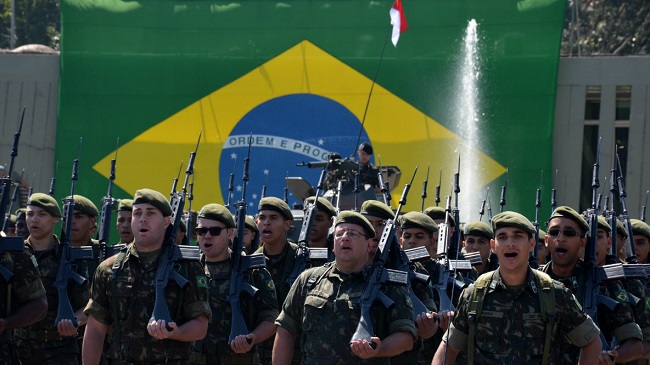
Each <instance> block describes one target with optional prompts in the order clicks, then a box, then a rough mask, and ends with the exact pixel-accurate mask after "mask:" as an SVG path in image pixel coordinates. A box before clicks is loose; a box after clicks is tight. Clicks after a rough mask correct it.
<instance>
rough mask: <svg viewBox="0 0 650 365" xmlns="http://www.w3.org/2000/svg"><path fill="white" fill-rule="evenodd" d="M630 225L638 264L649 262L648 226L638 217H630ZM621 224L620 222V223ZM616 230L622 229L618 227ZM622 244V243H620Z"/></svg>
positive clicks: (649, 230) (649, 235)
mask: <svg viewBox="0 0 650 365" xmlns="http://www.w3.org/2000/svg"><path fill="white" fill-rule="evenodd" d="M630 225H631V226H632V237H634V242H632V244H634V248H635V249H636V255H637V257H638V261H639V263H640V264H649V263H650V254H649V253H650V226H648V224H647V223H646V222H644V221H642V220H639V219H630ZM621 226H622V224H621ZM618 231H623V232H625V230H624V229H623V230H621V229H620V228H618V229H617V232H618ZM621 246H622V245H621Z"/></svg>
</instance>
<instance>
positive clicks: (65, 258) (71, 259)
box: [54, 140, 95, 329]
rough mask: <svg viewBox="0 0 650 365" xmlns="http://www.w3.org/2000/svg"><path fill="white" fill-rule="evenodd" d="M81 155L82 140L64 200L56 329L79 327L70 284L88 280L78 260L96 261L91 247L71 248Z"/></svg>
mask: <svg viewBox="0 0 650 365" xmlns="http://www.w3.org/2000/svg"><path fill="white" fill-rule="evenodd" d="M80 155H81V140H80V141H79V152H78V154H77V159H76V160H74V161H73V162H72V183H71V184H70V196H68V197H66V198H65V199H63V221H62V222H61V242H60V243H59V266H58V267H57V271H56V280H55V281H54V286H55V287H56V291H57V294H58V297H59V306H58V310H57V315H56V319H55V320H54V328H55V329H56V328H57V326H58V324H59V322H61V321H62V320H64V319H69V320H71V321H72V324H73V325H74V326H77V317H76V316H75V315H74V310H73V309H72V304H71V303H70V298H69V297H68V282H69V281H70V280H73V281H74V282H75V283H77V285H79V286H82V285H84V284H85V283H86V282H87V281H88V279H86V278H85V277H83V276H82V275H80V274H79V273H77V271H76V270H77V263H76V262H77V261H78V260H92V259H94V258H95V257H94V255H93V249H92V247H91V246H84V247H70V234H71V232H72V220H73V218H74V186H75V182H76V181H77V179H78V175H77V170H78V167H79V157H80Z"/></svg>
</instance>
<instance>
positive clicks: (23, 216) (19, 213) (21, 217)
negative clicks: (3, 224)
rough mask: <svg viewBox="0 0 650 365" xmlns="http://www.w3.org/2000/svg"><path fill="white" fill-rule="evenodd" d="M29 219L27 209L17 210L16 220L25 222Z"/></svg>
mask: <svg viewBox="0 0 650 365" xmlns="http://www.w3.org/2000/svg"><path fill="white" fill-rule="evenodd" d="M25 219H27V209H25V208H18V209H17V210H16V220H25Z"/></svg>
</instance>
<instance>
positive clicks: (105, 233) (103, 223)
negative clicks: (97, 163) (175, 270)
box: [97, 138, 124, 262]
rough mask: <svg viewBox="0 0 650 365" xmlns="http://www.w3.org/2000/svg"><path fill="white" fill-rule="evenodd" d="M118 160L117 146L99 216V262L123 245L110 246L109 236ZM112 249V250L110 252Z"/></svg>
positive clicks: (118, 140) (118, 141)
mask: <svg viewBox="0 0 650 365" xmlns="http://www.w3.org/2000/svg"><path fill="white" fill-rule="evenodd" d="M119 143H120V139H119V138H118V139H117V145H118V146H119ZM116 162H117V146H116V148H115V158H114V159H112V160H111V170H110V176H109V178H108V191H107V192H106V196H104V197H103V198H102V201H101V203H102V213H101V216H100V218H99V230H98V232H97V240H98V241H99V252H100V255H101V257H100V258H99V262H102V261H104V260H105V259H106V258H108V257H111V256H113V255H114V254H116V253H117V252H118V251H119V250H120V249H121V248H122V247H124V246H123V245H119V246H116V247H109V244H110V243H109V238H110V234H111V221H112V219H111V216H112V214H113V206H114V204H115V199H113V183H114V181H115V163H116ZM109 251H110V252H109Z"/></svg>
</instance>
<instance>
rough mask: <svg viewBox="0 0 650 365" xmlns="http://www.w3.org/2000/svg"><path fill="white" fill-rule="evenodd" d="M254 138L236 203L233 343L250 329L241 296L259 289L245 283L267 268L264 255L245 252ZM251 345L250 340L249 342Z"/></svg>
mask: <svg viewBox="0 0 650 365" xmlns="http://www.w3.org/2000/svg"><path fill="white" fill-rule="evenodd" d="M252 139H253V138H252V137H250V138H249V140H248V154H247V156H246V158H245V159H244V171H243V175H242V181H243V184H242V185H243V187H242V198H241V200H240V201H239V202H237V203H236V206H237V213H236V215H237V216H236V222H237V235H236V236H235V239H234V240H233V243H232V254H231V259H232V269H231V270H230V289H229V290H228V302H230V307H231V309H232V317H231V324H230V335H229V336H228V342H231V341H233V340H234V339H235V337H237V336H240V335H247V334H248V333H249V332H248V327H247V326H246V321H244V315H243V314H242V311H241V295H242V293H247V294H248V295H249V296H250V297H251V298H254V297H255V295H256V294H257V292H258V289H257V288H256V287H254V286H253V285H251V284H249V283H247V282H246V281H245V279H246V276H247V274H248V271H249V270H251V269H257V268H262V267H266V259H265V258H264V254H262V253H258V254H254V255H250V256H246V255H245V252H244V228H245V227H246V186H247V185H248V168H249V164H250V157H251V144H252ZM248 341H249V343H251V342H250V339H249V340H248Z"/></svg>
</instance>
